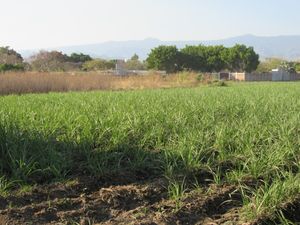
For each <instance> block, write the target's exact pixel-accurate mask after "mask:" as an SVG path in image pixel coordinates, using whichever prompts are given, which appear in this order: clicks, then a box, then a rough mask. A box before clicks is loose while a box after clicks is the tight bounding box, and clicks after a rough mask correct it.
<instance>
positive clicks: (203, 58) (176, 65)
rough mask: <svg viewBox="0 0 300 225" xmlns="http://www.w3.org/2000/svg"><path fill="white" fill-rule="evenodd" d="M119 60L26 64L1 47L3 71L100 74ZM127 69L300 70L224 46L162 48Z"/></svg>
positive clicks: (53, 58) (41, 58) (75, 56)
mask: <svg viewBox="0 0 300 225" xmlns="http://www.w3.org/2000/svg"><path fill="white" fill-rule="evenodd" d="M115 64H116V60H107V59H99V58H96V59H95V58H93V57H91V56H90V55H87V54H83V53H72V54H70V55H67V54H63V53H62V52H59V51H40V52H38V53H37V54H35V55H33V56H31V57H30V58H29V59H27V60H26V61H24V59H23V58H22V56H21V54H19V53H18V52H16V51H15V50H13V49H11V48H9V47H0V72H5V71H12V70H14V71H25V70H32V71H40V72H51V71H56V72H60V71H74V70H81V71H97V70H112V69H114V68H115ZM124 65H125V69H128V70H146V69H153V70H164V71H167V72H168V73H173V72H178V71H182V70H191V71H198V72H220V71H232V72H243V71H246V72H252V71H255V70H256V71H257V72H269V71H271V70H272V69H274V68H282V69H284V70H287V71H289V72H295V71H300V63H299V62H289V61H286V60H282V59H277V58H270V59H266V60H264V61H262V62H259V56H258V54H256V53H255V51H254V49H253V48H252V47H247V46H245V45H235V46H233V47H231V48H226V47H224V46H221V45H219V46H204V45H197V46H190V45H188V46H186V47H184V48H182V49H178V48H177V47H176V46H159V47H157V48H154V49H152V50H151V52H150V53H149V55H148V58H147V59H146V60H145V61H142V60H140V59H139V56H138V55H137V54H134V55H133V56H132V57H131V58H130V59H129V60H127V61H126V62H125V64H124Z"/></svg>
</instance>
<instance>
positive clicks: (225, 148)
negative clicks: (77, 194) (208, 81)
mask: <svg viewBox="0 0 300 225" xmlns="http://www.w3.org/2000/svg"><path fill="white" fill-rule="evenodd" d="M299 93H300V83H251V84H240V85H235V84H231V85H229V86H227V87H201V88H193V89H180V88H178V89H169V90H142V91H127V92H126V91H124V92H123V91H122V92H89V93H66V94H55V93H51V94H45V95H44V94H41V95H34V94H30V95H24V96H6V97H0V177H1V182H2V183H3V184H2V186H1V185H0V186H1V188H0V190H2V189H3V190H5V192H7V188H6V185H5V184H6V183H7V184H10V182H13V183H14V184H16V183H19V184H31V183H45V182H52V181H56V180H63V179H65V178H67V177H69V176H74V175H80V174H88V175H93V176H110V175H118V174H120V173H121V174H122V173H127V174H143V175H144V176H166V177H168V178H169V179H170V180H172V181H174V182H175V181H176V180H184V181H185V183H188V182H191V181H192V180H194V182H199V179H200V180H201V179H202V178H203V177H201V176H202V175H201V176H200V177H199V174H208V175H207V177H204V178H207V179H208V180H210V181H211V182H215V183H218V184H222V183H224V182H228V183H234V184H237V185H240V186H241V187H242V188H244V187H245V185H247V183H249V181H263V183H264V185H263V186H260V187H259V188H253V189H251V188H249V190H248V188H247V186H246V189H247V190H246V191H243V192H242V193H245V196H244V204H245V210H246V211H247V210H248V211H247V212H249V210H250V211H251V212H252V214H251V213H248V215H254V217H255V216H261V215H264V214H266V213H267V211H268V212H270V213H271V212H273V211H275V210H276V207H277V206H279V205H280V203H282V202H283V201H285V200H286V199H287V198H285V197H284V198H283V197H281V198H279V199H278V195H279V196H281V193H288V199H290V200H292V199H293V198H294V197H295V196H296V195H297V194H298V193H299V191H300V190H299V187H300V180H299V175H298V174H299V165H300V164H299V161H300V113H299V110H300V98H299ZM203 171H205V173H201V172H203ZM203 176H204V175H203ZM207 179H206V180H207ZM203 180H205V179H203ZM291 181H293V182H291ZM171 183H172V182H171ZM200 183H201V182H200ZM291 183H292V187H291V185H288V184H291ZM176 184H177V183H176ZM177 185H179V186H178V187H181V186H180V184H177ZM187 185H188V184H187ZM9 186H10V185H9ZM297 188H298V189H297ZM250 189H251V190H250ZM277 190H278V192H276V191H277ZM285 191H287V192H285ZM181 192H182V191H181ZM178 193H179V192H178ZM178 193H177V192H176V195H178ZM283 196H285V195H283ZM178 198H179V197H178ZM275 198H276V199H278V200H276V199H275ZM270 205H272V207H270Z"/></svg>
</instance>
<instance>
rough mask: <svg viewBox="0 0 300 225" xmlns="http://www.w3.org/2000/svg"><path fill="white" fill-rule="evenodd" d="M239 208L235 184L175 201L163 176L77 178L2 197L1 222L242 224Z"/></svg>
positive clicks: (211, 186)
mask: <svg viewBox="0 0 300 225" xmlns="http://www.w3.org/2000/svg"><path fill="white" fill-rule="evenodd" d="M123 179H124V178H123ZM124 180H125V179H124ZM240 207H241V199H240V195H239V194H238V193H237V192H236V188H235V187H234V186H226V185H224V186H216V185H209V186H206V187H203V190H201V191H192V192H190V193H187V194H186V197H185V198H184V199H182V200H181V203H180V204H179V205H178V204H176V202H175V201H174V200H170V199H168V196H167V182H166V181H165V180H164V179H160V178H152V179H150V180H142V181H137V180H136V181H135V182H132V180H130V181H128V182H125V181H124V182H115V183H114V182H110V183H105V182H102V181H96V180H93V179H91V178H81V179H78V180H77V181H76V182H72V183H71V182H69V184H52V185H47V186H40V187H36V188H34V189H33V190H32V191H31V192H30V193H27V194H24V195H22V196H13V195H12V196H8V197H6V198H0V224H1V225H2V224H9V225H14V224H18V225H19V224H84V225H85V224H107V225H112V224H126V225H127V224H149V225H150V224H228V225H229V224H240V223H241V222H240V218H239V208H240Z"/></svg>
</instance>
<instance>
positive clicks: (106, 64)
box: [82, 59, 116, 71]
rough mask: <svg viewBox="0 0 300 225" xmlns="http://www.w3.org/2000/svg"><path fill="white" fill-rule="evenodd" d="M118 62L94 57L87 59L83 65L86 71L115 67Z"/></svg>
mask: <svg viewBox="0 0 300 225" xmlns="http://www.w3.org/2000/svg"><path fill="white" fill-rule="evenodd" d="M115 64H116V62H115V61H114V60H104V59H94V60H91V61H87V62H85V63H84V64H83V65H82V69H83V70H85V71H93V70H94V71H97V70H109V69H114V68H115Z"/></svg>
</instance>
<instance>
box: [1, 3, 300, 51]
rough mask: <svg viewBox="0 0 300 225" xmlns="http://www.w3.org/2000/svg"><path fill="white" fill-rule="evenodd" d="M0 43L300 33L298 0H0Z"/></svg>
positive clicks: (38, 44)
mask: <svg viewBox="0 0 300 225" xmlns="http://www.w3.org/2000/svg"><path fill="white" fill-rule="evenodd" d="M0 3H1V13H0V27H1V30H0V46H3V45H9V46H11V47H13V48H16V49H30V48H46V47H57V46H66V45H77V44H88V43H98V42H104V41H109V40H131V39H134V40H139V39H145V38H148V37H153V38H158V39H161V40H208V39H221V38H226V37H231V36H237V35H243V34H254V35H261V36H272V35H289V34H300V30H299V22H300V13H299V10H300V0H0Z"/></svg>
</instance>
